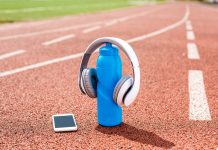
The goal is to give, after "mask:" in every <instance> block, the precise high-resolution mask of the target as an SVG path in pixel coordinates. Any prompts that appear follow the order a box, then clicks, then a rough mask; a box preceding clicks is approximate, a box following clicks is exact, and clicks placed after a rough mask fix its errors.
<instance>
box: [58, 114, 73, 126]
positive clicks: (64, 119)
mask: <svg viewBox="0 0 218 150" xmlns="http://www.w3.org/2000/svg"><path fill="white" fill-rule="evenodd" d="M54 125H55V128H66V127H76V124H75V121H74V118H73V116H72V115H66V116H54Z"/></svg>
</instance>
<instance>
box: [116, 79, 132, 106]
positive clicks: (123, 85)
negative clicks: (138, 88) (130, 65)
mask: <svg viewBox="0 0 218 150" xmlns="http://www.w3.org/2000/svg"><path fill="white" fill-rule="evenodd" d="M132 84H133V79H132V77H131V76H129V75H126V76H124V77H122V78H121V79H120V80H119V81H118V82H117V84H116V86H115V89H114V93H113V98H114V101H115V103H117V104H118V105H121V104H123V99H124V97H125V96H126V94H127V93H128V91H129V89H130V88H131V87H132Z"/></svg>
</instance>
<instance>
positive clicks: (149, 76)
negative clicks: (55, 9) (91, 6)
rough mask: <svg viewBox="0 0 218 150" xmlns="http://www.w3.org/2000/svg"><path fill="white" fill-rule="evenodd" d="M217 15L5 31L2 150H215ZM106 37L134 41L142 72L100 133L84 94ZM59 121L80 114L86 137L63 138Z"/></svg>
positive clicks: (158, 11) (200, 11) (180, 12)
mask: <svg viewBox="0 0 218 150" xmlns="http://www.w3.org/2000/svg"><path fill="white" fill-rule="evenodd" d="M217 15H218V10H217V9H216V8H213V7H209V6H206V5H203V4H199V3H179V2H178V3H166V4H162V5H148V6H143V7H138V8H129V9H120V10H115V11H110V12H104V13H99V14H88V15H78V16H72V17H64V18H60V19H55V20H46V21H38V22H28V23H16V24H8V25H2V26H0V116H1V119H0V149H22V150H23V149H216V148H217V147H218V104H217V97H218V84H217V81H218V76H217V74H218V66H217V60H218V44H217V40H218V39H217V37H218V30H217V26H218V20H217ZM103 36H114V37H119V38H122V39H124V40H126V41H128V42H129V43H130V44H131V45H132V46H133V48H134V49H135V51H136V53H137V55H138V57H139V62H140V67H141V77H142V78H141V89H140V93H139V95H138V97H137V101H136V102H135V103H134V104H133V105H131V106H130V107H128V108H126V107H124V108H123V120H124V123H123V124H122V125H121V126H120V127H114V128H104V127H101V126H98V124H97V121H96V100H94V99H90V98H87V97H86V96H84V95H82V94H81V93H80V92H79V89H78V87H77V76H78V69H79V64H80V60H81V56H82V53H83V52H84V50H85V49H86V47H87V46H88V45H89V43H90V42H91V41H93V40H94V39H96V38H98V37H103ZM122 56H123V54H122ZM96 57H97V54H95V55H94V56H93V59H92V61H91V62H90V66H94V65H95V60H96ZM122 58H123V68H124V70H123V72H124V74H127V73H128V74H130V73H131V68H130V67H129V66H130V63H129V61H128V60H127V59H126V57H125V56H123V57H122ZM56 113H74V114H75V117H76V120H77V123H78V128H79V129H78V131H77V132H71V133H61V134H57V133H54V131H53V129H52V122H51V116H52V115H53V114H56Z"/></svg>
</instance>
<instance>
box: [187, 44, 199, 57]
mask: <svg viewBox="0 0 218 150" xmlns="http://www.w3.org/2000/svg"><path fill="white" fill-rule="evenodd" d="M187 50H188V58H189V59H200V56H199V53H198V48H197V45H196V44H195V43H188V44H187Z"/></svg>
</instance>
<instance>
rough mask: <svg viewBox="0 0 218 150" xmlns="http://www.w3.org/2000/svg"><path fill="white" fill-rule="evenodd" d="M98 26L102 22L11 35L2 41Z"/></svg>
mask: <svg viewBox="0 0 218 150" xmlns="http://www.w3.org/2000/svg"><path fill="white" fill-rule="evenodd" d="M98 24H100V22H95V23H89V24H83V25H76V26H71V27H62V28H57V29H52V30H44V31H38V32H30V33H23V34H15V35H10V36H3V37H0V41H3V40H10V39H16V38H25V37H31V36H36V35H43V34H49V33H57V32H64V31H69V30H75V29H80V28H85V27H90V26H93V25H98Z"/></svg>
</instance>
